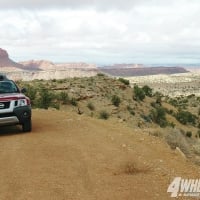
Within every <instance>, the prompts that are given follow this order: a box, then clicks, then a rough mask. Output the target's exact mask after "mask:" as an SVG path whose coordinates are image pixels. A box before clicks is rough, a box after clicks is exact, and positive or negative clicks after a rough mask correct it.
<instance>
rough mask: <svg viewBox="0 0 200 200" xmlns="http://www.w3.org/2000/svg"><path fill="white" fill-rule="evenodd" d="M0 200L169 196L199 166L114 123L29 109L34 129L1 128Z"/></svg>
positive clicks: (195, 175)
mask: <svg viewBox="0 0 200 200" xmlns="http://www.w3.org/2000/svg"><path fill="white" fill-rule="evenodd" d="M0 146H1V148H0V165H1V170H0V177H1V179H0V185H1V187H0V199H1V200H13V199H15V200H18V199H19V200H27V199H28V200H29V199H30V200H35V199H37V200H40V199H41V200H45V199H47V200H57V199H58V200H61V199H63V200H96V199H97V200H98V199H99V200H104V199H109V200H112V199H113V200H122V199H124V200H133V199H171V197H170V194H168V193H167V188H168V185H169V184H170V183H171V181H172V180H173V179H174V177H177V176H181V177H183V178H194V179H195V178H199V176H198V174H199V170H198V168H197V167H195V166H194V165H192V164H191V163H189V162H188V161H187V160H185V159H184V158H183V157H181V156H180V154H179V153H178V152H175V151H172V150H171V149H170V148H169V147H168V146H167V145H166V144H165V143H164V142H162V141H161V140H160V139H158V138H155V137H152V136H148V135H147V134H146V133H143V131H142V130H140V129H138V130H133V129H130V128H127V127H126V126H125V125H123V123H122V124H120V123H118V122H115V121H112V120H108V121H103V120H98V119H93V118H89V117H86V116H83V115H76V114H73V113H67V112H60V111H43V110H34V111H33V131H32V132H31V133H28V134H21V133H20V129H19V128H15V127H12V128H8V127H6V128H2V127H1V129H0Z"/></svg>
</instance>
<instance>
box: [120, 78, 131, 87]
mask: <svg viewBox="0 0 200 200" xmlns="http://www.w3.org/2000/svg"><path fill="white" fill-rule="evenodd" d="M118 80H119V81H120V82H122V83H124V85H129V84H130V81H129V80H127V79H124V78H119V79H118Z"/></svg>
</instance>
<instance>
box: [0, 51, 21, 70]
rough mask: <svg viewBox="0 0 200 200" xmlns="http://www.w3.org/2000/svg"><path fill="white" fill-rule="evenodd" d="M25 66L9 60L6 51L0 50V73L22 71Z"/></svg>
mask: <svg viewBox="0 0 200 200" xmlns="http://www.w3.org/2000/svg"><path fill="white" fill-rule="evenodd" d="M23 67H24V66H23V65H21V64H19V63H16V62H14V61H13V60H11V59H10V58H9V55H8V53H7V51H6V50H4V49H1V48H0V71H1V72H4V71H21V70H22V69H23Z"/></svg>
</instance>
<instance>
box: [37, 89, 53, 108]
mask: <svg viewBox="0 0 200 200" xmlns="http://www.w3.org/2000/svg"><path fill="white" fill-rule="evenodd" d="M53 100H54V95H53V93H52V92H50V91H49V90H48V89H46V88H42V89H40V91H39V99H38V104H37V105H38V107H39V108H44V109H48V108H49V107H51V105H52V102H53Z"/></svg>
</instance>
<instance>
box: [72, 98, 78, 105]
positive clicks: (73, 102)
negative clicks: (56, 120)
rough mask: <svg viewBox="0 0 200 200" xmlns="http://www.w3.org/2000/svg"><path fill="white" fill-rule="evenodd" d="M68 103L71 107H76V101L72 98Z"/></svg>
mask: <svg viewBox="0 0 200 200" xmlns="http://www.w3.org/2000/svg"><path fill="white" fill-rule="evenodd" d="M70 103H71V104H72V106H77V105H78V103H77V100H76V99H75V98H74V97H72V98H71V100H70Z"/></svg>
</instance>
